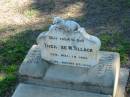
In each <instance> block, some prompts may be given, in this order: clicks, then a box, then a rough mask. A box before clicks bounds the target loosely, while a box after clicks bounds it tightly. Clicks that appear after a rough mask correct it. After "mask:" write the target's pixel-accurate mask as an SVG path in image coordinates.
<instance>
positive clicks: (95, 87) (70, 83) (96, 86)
mask: <svg viewBox="0 0 130 97" xmlns="http://www.w3.org/2000/svg"><path fill="white" fill-rule="evenodd" d="M100 57H101V58H100V61H99V64H98V65H96V66H94V67H93V68H91V69H88V68H83V67H73V66H65V65H64V66H62V65H52V66H51V67H50V68H49V69H48V70H47V72H46V75H45V77H44V82H45V84H46V85H49V86H54V87H60V88H70V89H76V90H85V91H90V92H96V93H104V94H111V95H112V94H113V97H115V92H116V89H117V88H116V87H117V84H118V79H116V78H118V77H119V67H120V64H119V62H120V60H119V54H118V53H113V52H100ZM114 90H115V91H114Z"/></svg>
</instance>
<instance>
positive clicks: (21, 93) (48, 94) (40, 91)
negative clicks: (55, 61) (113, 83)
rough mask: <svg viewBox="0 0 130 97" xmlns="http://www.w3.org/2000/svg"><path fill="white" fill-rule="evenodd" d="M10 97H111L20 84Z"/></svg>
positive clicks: (108, 96)
mask: <svg viewBox="0 0 130 97" xmlns="http://www.w3.org/2000/svg"><path fill="white" fill-rule="evenodd" d="M12 97H111V96H110V95H103V94H95V93H89V92H82V91H74V90H66V89H60V88H51V87H41V86H36V85H29V84H20V85H19V86H18V87H17V89H16V91H15V93H14V94H13V96H12Z"/></svg>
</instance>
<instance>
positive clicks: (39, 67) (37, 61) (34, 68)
mask: <svg viewBox="0 0 130 97" xmlns="http://www.w3.org/2000/svg"><path fill="white" fill-rule="evenodd" d="M48 66H49V64H48V63H46V62H45V61H43V59H42V58H41V53H40V49H39V47H38V46H37V45H33V46H32V48H31V49H30V50H29V52H28V54H27V56H26V57H25V59H24V61H23V63H22V64H21V66H20V69H19V72H20V74H21V75H26V76H31V77H43V76H44V74H45V72H46V70H47V68H48Z"/></svg>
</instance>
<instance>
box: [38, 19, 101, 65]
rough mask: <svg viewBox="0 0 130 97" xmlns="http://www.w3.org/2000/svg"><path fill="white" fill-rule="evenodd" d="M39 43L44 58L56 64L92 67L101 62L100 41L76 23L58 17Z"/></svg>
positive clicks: (41, 36)
mask: <svg viewBox="0 0 130 97" xmlns="http://www.w3.org/2000/svg"><path fill="white" fill-rule="evenodd" d="M37 42H38V45H39V46H40V49H41V55H42V58H43V59H45V60H47V61H49V62H51V63H54V64H61V65H69V66H81V67H92V66H94V65H96V64H97V63H98V62H99V49H100V46H101V42H100V40H99V39H98V38H97V37H95V36H92V35H89V34H88V33H86V31H85V29H84V28H82V27H80V26H79V24H77V23H76V22H74V21H69V20H63V19H61V18H58V17H56V18H55V19H54V22H53V25H51V27H50V29H49V31H48V32H46V33H42V34H41V35H40V36H39V37H38V39H37Z"/></svg>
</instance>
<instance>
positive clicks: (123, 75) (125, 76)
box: [116, 68, 129, 97]
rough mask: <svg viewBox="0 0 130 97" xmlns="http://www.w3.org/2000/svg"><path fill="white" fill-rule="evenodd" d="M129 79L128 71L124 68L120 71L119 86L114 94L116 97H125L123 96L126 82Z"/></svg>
mask: <svg viewBox="0 0 130 97" xmlns="http://www.w3.org/2000/svg"><path fill="white" fill-rule="evenodd" d="M128 77H129V70H128V69H126V68H121V69H120V77H119V85H118V88H117V92H116V97H126V96H125V93H126V91H125V88H126V85H127V80H128Z"/></svg>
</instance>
